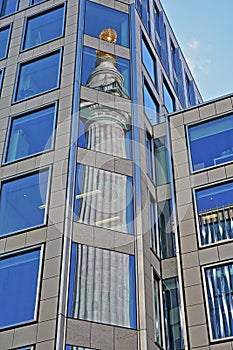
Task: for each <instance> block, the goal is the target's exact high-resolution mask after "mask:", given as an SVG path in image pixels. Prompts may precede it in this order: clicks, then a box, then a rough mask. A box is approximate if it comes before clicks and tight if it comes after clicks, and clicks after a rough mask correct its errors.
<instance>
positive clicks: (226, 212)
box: [195, 182, 233, 245]
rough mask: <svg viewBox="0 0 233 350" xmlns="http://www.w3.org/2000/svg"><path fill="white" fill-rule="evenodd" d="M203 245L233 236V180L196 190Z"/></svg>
mask: <svg viewBox="0 0 233 350" xmlns="http://www.w3.org/2000/svg"><path fill="white" fill-rule="evenodd" d="M195 194H196V206H197V216H198V226H199V233H200V241H201V244H202V245H206V244H211V243H215V242H219V241H222V240H226V239H232V238H233V182H227V183H222V184H218V185H216V186H212V187H208V188H203V189H199V190H196V191H195Z"/></svg>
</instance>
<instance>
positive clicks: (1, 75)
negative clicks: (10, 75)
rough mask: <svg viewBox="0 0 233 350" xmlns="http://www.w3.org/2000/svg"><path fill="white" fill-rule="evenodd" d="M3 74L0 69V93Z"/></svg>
mask: <svg viewBox="0 0 233 350" xmlns="http://www.w3.org/2000/svg"><path fill="white" fill-rule="evenodd" d="M3 75H4V69H0V95H1V90H2V83H3Z"/></svg>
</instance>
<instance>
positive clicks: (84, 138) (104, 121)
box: [78, 101, 132, 159]
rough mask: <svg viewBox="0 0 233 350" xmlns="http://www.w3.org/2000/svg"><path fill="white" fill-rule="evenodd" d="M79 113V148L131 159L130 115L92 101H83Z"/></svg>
mask: <svg viewBox="0 0 233 350" xmlns="http://www.w3.org/2000/svg"><path fill="white" fill-rule="evenodd" d="M79 111H80V119H79V138H78V146H79V147H82V148H87V149H90V150H93V151H98V152H103V153H107V154H111V155H114V156H117V157H121V158H128V159H131V157H132V145H131V141H132V130H131V129H132V127H131V116H130V115H129V113H127V112H124V111H121V110H119V109H114V108H110V107H107V106H104V105H101V104H98V103H95V102H91V101H81V102H80V109H79Z"/></svg>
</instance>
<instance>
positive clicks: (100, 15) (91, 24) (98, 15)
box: [84, 0, 129, 47]
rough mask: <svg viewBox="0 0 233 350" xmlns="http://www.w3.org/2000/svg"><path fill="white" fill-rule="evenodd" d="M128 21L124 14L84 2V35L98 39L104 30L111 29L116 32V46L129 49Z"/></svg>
mask: <svg viewBox="0 0 233 350" xmlns="http://www.w3.org/2000/svg"><path fill="white" fill-rule="evenodd" d="M93 19H95V20H93ZM128 21H129V19H128V15H127V14H126V13H123V12H120V11H116V10H114V9H111V8H110V7H106V6H102V5H99V4H96V3H94V2H91V1H88V0H86V13H85V28H84V33H85V34H87V35H90V36H94V37H95V38H98V37H99V35H100V33H101V32H102V30H103V29H104V28H112V29H114V30H115V31H116V32H117V41H116V44H118V45H123V46H126V47H129V23H128Z"/></svg>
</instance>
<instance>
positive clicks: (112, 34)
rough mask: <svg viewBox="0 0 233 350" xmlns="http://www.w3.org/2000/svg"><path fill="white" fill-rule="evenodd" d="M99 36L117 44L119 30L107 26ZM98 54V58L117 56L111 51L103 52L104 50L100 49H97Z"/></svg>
mask: <svg viewBox="0 0 233 350" xmlns="http://www.w3.org/2000/svg"><path fill="white" fill-rule="evenodd" d="M99 38H100V39H101V40H104V41H107V42H109V43H113V44H115V43H116V41H117V32H116V31H115V30H114V29H112V28H105V29H103V30H102V31H101V33H100V35H99ZM96 56H97V57H98V58H113V59H115V58H116V56H115V55H112V54H110V53H107V52H103V51H100V50H96Z"/></svg>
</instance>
